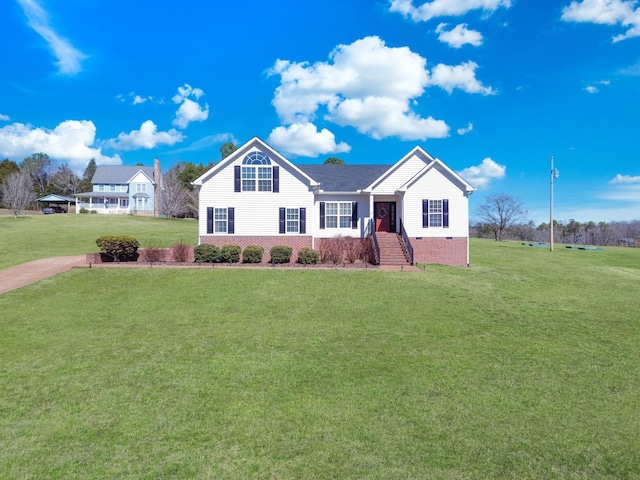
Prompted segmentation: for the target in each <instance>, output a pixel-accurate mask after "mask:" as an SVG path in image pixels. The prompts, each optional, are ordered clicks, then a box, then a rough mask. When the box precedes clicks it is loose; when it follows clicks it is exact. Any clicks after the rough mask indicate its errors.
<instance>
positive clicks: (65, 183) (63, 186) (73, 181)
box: [49, 163, 80, 196]
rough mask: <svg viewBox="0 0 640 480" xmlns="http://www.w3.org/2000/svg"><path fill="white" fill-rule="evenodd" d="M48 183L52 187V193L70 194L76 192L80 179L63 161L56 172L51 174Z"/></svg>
mask: <svg viewBox="0 0 640 480" xmlns="http://www.w3.org/2000/svg"><path fill="white" fill-rule="evenodd" d="M49 184H50V185H51V187H52V190H53V193H57V194H59V195H67V196H70V195H73V194H74V193H77V192H78V186H79V185H80V179H79V178H78V176H77V175H76V174H75V173H74V172H73V170H71V169H70V168H69V165H68V164H67V163H63V164H62V165H60V167H59V168H58V170H57V171H56V173H54V174H53V176H52V177H51V181H50V182H49Z"/></svg>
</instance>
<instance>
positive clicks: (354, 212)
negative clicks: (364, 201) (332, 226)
mask: <svg viewBox="0 0 640 480" xmlns="http://www.w3.org/2000/svg"><path fill="white" fill-rule="evenodd" d="M351 228H358V202H351Z"/></svg>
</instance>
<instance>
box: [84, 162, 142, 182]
mask: <svg viewBox="0 0 640 480" xmlns="http://www.w3.org/2000/svg"><path fill="white" fill-rule="evenodd" d="M140 170H142V171H143V172H144V173H146V174H147V176H148V177H149V178H150V179H151V181H153V167H141V166H140V165H98V167H97V168H96V173H94V174H93V178H92V179H91V183H127V182H128V181H129V180H130V179H131V177H133V176H134V175H135V174H136V173H138V172H139V171H140Z"/></svg>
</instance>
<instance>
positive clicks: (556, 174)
mask: <svg viewBox="0 0 640 480" xmlns="http://www.w3.org/2000/svg"><path fill="white" fill-rule="evenodd" d="M559 176H560V172H558V170H556V169H555V168H553V155H551V188H550V189H549V191H550V195H549V217H550V218H549V250H550V251H552V252H553V179H554V178H558V177H559Z"/></svg>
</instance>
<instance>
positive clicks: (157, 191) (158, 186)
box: [153, 158, 162, 217]
mask: <svg viewBox="0 0 640 480" xmlns="http://www.w3.org/2000/svg"><path fill="white" fill-rule="evenodd" d="M153 183H154V184H155V185H154V190H153V216H154V217H159V216H160V201H161V198H162V197H161V190H162V172H161V171H160V160H159V159H157V158H156V159H154V160H153Z"/></svg>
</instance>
